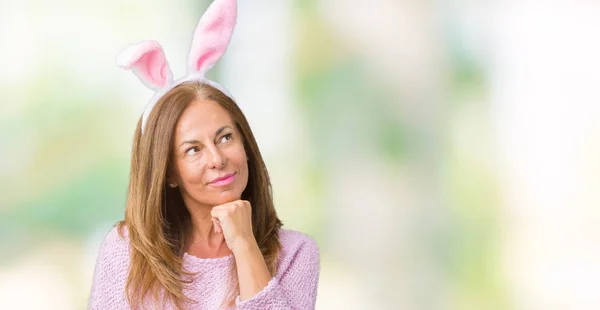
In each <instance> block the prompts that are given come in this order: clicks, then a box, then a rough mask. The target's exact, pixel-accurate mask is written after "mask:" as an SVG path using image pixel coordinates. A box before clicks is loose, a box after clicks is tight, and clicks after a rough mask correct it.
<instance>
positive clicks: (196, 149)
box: [185, 146, 200, 155]
mask: <svg viewBox="0 0 600 310" xmlns="http://www.w3.org/2000/svg"><path fill="white" fill-rule="evenodd" d="M198 152H200V149H199V148H197V147H195V146H194V147H191V148H189V149H187V151H185V153H186V154H188V155H194V154H196V153H198Z"/></svg>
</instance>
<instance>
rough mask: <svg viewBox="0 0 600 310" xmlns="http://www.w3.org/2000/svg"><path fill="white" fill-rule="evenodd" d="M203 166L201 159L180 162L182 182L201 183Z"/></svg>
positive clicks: (189, 183)
mask: <svg viewBox="0 0 600 310" xmlns="http://www.w3.org/2000/svg"><path fill="white" fill-rule="evenodd" d="M205 168H206V165H205V164H203V163H202V161H201V160H197V161H190V162H184V163H182V164H181V165H180V167H179V171H180V175H181V179H182V181H183V183H184V184H188V185H203V184H204V171H205V170H206V169H205Z"/></svg>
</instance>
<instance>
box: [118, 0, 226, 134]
mask: <svg viewBox="0 0 600 310" xmlns="http://www.w3.org/2000/svg"><path fill="white" fill-rule="evenodd" d="M236 15H237V4H236V0H215V1H214V2H213V3H211V5H210V6H209V7H208V9H207V10H206V12H205V13H204V15H202V18H200V22H199V23H198V26H197V27H196V31H194V37H193V40H192V47H191V49H190V54H189V56H188V62H187V74H186V75H185V76H184V77H183V78H181V79H179V80H177V81H173V73H172V72H171V69H170V68H169V64H168V62H167V58H166V57H165V53H164V51H163V49H162V47H161V46H160V44H158V42H156V41H142V42H138V43H135V44H131V45H129V46H127V47H126V48H125V49H123V51H122V52H121V53H120V54H119V55H118V56H117V65H118V66H119V67H122V68H123V69H131V70H132V71H133V73H134V74H135V75H136V76H137V77H138V78H139V79H140V80H141V81H142V83H144V84H145V85H146V86H147V87H148V88H150V89H152V90H154V91H156V93H155V94H154V96H153V97H152V99H150V102H149V103H148V105H147V106H146V108H145V110H144V114H143V116H142V133H143V132H144V127H145V126H146V121H147V120H148V116H149V115H150V112H151V111H152V108H153V107H154V105H155V104H156V102H157V101H158V99H160V97H162V96H163V95H164V94H166V93H167V92H168V91H169V90H171V89H172V88H173V87H175V86H177V85H179V84H180V83H182V82H185V81H201V82H203V83H205V84H208V85H210V86H212V87H214V88H216V89H218V90H220V91H221V92H223V93H224V94H225V95H226V96H228V97H229V98H231V99H232V100H233V97H232V96H231V94H230V93H229V92H228V91H227V90H226V89H225V88H224V87H223V86H221V85H220V84H218V83H217V82H214V81H211V80H209V79H207V78H206V77H205V74H206V72H208V70H210V69H211V68H212V67H213V66H214V65H215V64H216V63H217V61H219V59H220V58H221V56H223V54H224V53H225V50H226V49H227V45H228V44H229V40H230V39H231V35H232V34H233V28H234V27H235V21H236ZM234 101H235V100H234Z"/></svg>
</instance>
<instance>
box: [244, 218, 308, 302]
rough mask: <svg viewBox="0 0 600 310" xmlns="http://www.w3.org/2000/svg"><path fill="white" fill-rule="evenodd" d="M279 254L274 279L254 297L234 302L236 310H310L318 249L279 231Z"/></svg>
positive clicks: (295, 234)
mask: <svg viewBox="0 0 600 310" xmlns="http://www.w3.org/2000/svg"><path fill="white" fill-rule="evenodd" d="M280 240H281V243H282V247H283V249H282V254H281V256H280V261H279V267H278V269H277V274H276V275H275V277H273V278H271V280H270V281H269V283H268V284H267V286H266V287H265V288H264V289H263V290H262V291H261V292H259V293H258V294H257V295H255V296H254V297H252V298H250V299H248V300H244V301H242V300H241V299H240V297H239V296H238V298H237V299H236V305H237V309H240V310H254V309H257V310H258V309H267V310H275V309H303V310H304V309H314V308H315V303H316V300H317V287H318V282H319V272H320V259H319V248H318V246H317V244H316V242H315V241H314V240H313V239H312V238H310V237H309V236H307V235H305V234H302V233H299V232H296V231H291V230H281V232H280Z"/></svg>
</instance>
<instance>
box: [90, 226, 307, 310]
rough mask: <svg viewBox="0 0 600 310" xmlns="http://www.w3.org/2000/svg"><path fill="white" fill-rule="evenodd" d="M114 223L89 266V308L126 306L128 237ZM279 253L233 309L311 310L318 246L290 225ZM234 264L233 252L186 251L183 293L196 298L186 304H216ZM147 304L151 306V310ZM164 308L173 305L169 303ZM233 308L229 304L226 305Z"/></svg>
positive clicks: (209, 306) (112, 309)
mask: <svg viewBox="0 0 600 310" xmlns="http://www.w3.org/2000/svg"><path fill="white" fill-rule="evenodd" d="M124 237H125V238H121V237H120V236H119V235H118V232H117V228H113V229H112V230H111V232H110V233H109V234H108V235H107V236H106V238H105V239H104V242H103V243H102V246H101V248H100V253H99V254H98V260H97V262H96V268H95V271H94V281H93V284H92V291H91V295H90V299H89V304H88V309H110V310H117V309H131V308H130V306H129V304H128V303H127V299H126V297H125V282H126V281H127V273H128V270H129V237H128V233H127V230H126V229H125V230H124ZM279 238H280V240H281V244H282V252H281V254H280V256H279V267H278V269H277V273H276V275H275V276H274V277H273V278H271V280H270V281H269V283H268V284H267V286H266V287H265V288H264V289H263V290H262V291H261V292H260V293H258V294H257V295H255V296H254V297H252V298H250V299H248V300H244V301H241V300H240V298H239V297H238V298H237V299H236V309H261V310H267V309H314V308H315V302H316V298H317V285H318V281H319V249H318V247H317V244H316V243H315V241H314V240H313V239H311V238H310V237H308V236H307V235H305V234H302V233H300V232H296V231H293V230H287V229H281V230H280V231H279ZM234 263H235V258H234V256H233V255H229V256H226V257H220V258H198V257H195V256H192V255H189V254H187V253H185V254H184V257H183V268H184V269H185V270H187V271H190V272H197V273H198V274H197V275H196V276H195V277H194V281H193V283H192V284H191V285H190V287H188V288H186V289H184V294H185V295H186V296H188V297H191V298H192V299H194V300H196V301H197V303H195V304H185V307H186V309H217V308H218V307H219V305H220V304H221V302H222V301H223V299H224V298H225V295H226V293H227V292H226V291H227V288H228V286H227V280H228V279H229V275H230V272H231V268H232V266H233V264H234ZM156 308H157V307H156V306H151V307H150V309H156ZM166 309H175V307H174V305H173V304H168V305H167V308H166ZM229 309H232V308H229Z"/></svg>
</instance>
